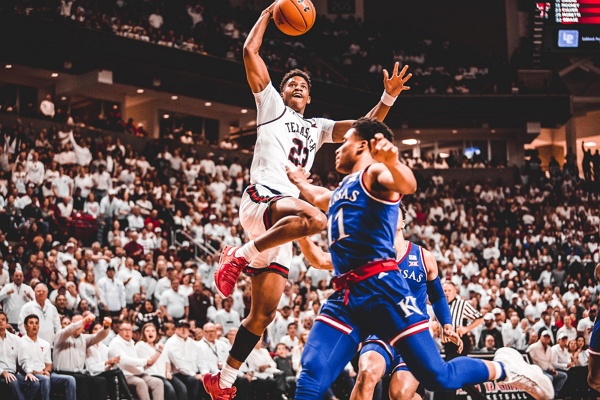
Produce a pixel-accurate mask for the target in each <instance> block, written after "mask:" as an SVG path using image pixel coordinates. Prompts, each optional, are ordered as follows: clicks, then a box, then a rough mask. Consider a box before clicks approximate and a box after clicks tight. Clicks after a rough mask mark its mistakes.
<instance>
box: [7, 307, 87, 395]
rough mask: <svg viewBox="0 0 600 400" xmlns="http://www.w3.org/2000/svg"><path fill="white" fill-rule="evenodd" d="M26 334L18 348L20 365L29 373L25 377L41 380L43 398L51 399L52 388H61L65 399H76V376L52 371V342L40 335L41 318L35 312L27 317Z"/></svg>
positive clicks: (25, 321) (25, 323) (25, 322)
mask: <svg viewBox="0 0 600 400" xmlns="http://www.w3.org/2000/svg"><path fill="white" fill-rule="evenodd" d="M23 326H24V327H25V332H26V335H24V336H23V337H22V338H21V343H20V346H19V350H18V359H19V366H20V367H21V369H22V370H23V372H25V374H27V375H26V376H25V379H28V380H33V381H35V380H39V382H40V395H41V400H50V389H51V388H52V389H54V390H56V389H59V390H61V391H62V392H63V393H64V395H65V400H76V398H77V396H76V384H75V378H73V377H72V376H68V375H60V374H57V373H54V372H52V355H51V349H52V347H51V346H50V343H48V342H47V341H46V340H44V339H42V338H40V337H38V332H39V329H40V324H39V318H38V317H37V315H35V314H30V315H27V316H26V317H25V320H24V324H23Z"/></svg>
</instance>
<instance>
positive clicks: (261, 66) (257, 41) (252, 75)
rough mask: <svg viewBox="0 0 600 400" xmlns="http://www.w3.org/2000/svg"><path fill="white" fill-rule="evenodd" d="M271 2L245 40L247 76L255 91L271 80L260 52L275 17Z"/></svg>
mask: <svg viewBox="0 0 600 400" xmlns="http://www.w3.org/2000/svg"><path fill="white" fill-rule="evenodd" d="M274 6H275V3H273V4H271V5H270V6H269V7H267V8H266V9H265V10H263V12H262V13H261V14H260V17H259V18H258V21H256V23H255V24H254V27H252V30H251V31H250V33H249V34H248V37H247V38H246V41H245V42H244V66H245V67H246V78H247V79H248V84H249V85H250V89H251V90H252V92H253V93H259V92H262V91H263V89H264V88H266V87H267V85H268V84H269V82H270V81H271V77H270V76H269V71H268V70H267V65H266V64H265V61H264V60H263V59H262V57H261V56H260V54H259V50H260V46H261V44H262V41H263V36H264V34H265V31H266V30H267V26H269V22H270V21H271V18H273V7H274Z"/></svg>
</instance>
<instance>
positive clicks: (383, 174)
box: [368, 133, 417, 195]
mask: <svg viewBox="0 0 600 400" xmlns="http://www.w3.org/2000/svg"><path fill="white" fill-rule="evenodd" d="M370 146H371V154H372V156H373V158H374V159H375V161H377V162H379V163H381V164H375V165H373V167H371V168H369V170H368V171H369V175H370V176H371V178H372V179H375V180H376V181H377V186H381V187H383V188H385V189H387V190H388V191H390V192H396V193H399V194H401V195H405V194H413V193H414V192H415V191H416V190H417V179H416V178H415V175H414V174H413V172H412V170H411V169H410V168H408V167H407V166H406V165H404V164H402V163H401V162H400V159H399V158H398V147H396V146H395V145H394V144H393V143H392V142H390V141H389V140H387V139H386V138H384V137H383V134H382V133H376V134H375V138H374V139H371V143H370Z"/></svg>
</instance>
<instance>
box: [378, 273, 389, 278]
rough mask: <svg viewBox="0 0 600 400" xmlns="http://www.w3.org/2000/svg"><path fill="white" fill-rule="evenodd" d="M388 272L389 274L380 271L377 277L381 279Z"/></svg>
mask: <svg viewBox="0 0 600 400" xmlns="http://www.w3.org/2000/svg"><path fill="white" fill-rule="evenodd" d="M387 274H388V273H387V272H380V273H379V275H378V276H377V278H379V279H381V278H383V277H385V276H387Z"/></svg>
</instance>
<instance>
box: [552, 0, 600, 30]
mask: <svg viewBox="0 0 600 400" xmlns="http://www.w3.org/2000/svg"><path fill="white" fill-rule="evenodd" d="M554 21H555V22H556V23H558V24H564V25H571V24H600V0H555V1H554Z"/></svg>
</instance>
